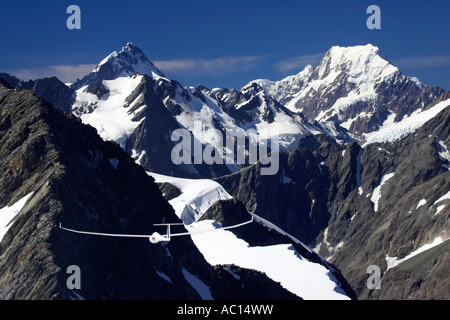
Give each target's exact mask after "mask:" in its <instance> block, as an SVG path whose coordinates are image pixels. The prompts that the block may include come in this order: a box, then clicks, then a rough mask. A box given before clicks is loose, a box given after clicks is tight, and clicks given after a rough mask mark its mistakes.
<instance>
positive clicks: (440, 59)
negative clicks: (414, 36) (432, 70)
mask: <svg viewBox="0 0 450 320" xmlns="http://www.w3.org/2000/svg"><path fill="white" fill-rule="evenodd" d="M393 63H395V64H396V65H397V66H398V67H399V68H426V67H444V66H450V56H449V55H435V56H426V57H407V58H400V59H396V60H393Z"/></svg>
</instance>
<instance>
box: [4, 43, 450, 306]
mask: <svg viewBox="0 0 450 320" xmlns="http://www.w3.org/2000/svg"><path fill="white" fill-rule="evenodd" d="M0 79H3V80H1V84H0V93H1V96H0V115H1V118H0V131H1V138H0V145H1V146H2V152H1V153H0V160H1V162H0V165H1V166H2V169H3V170H2V172H3V173H2V175H1V176H0V180H1V181H2V185H1V187H2V188H1V189H0V190H1V194H0V208H2V209H0V210H3V212H2V211H0V219H1V217H2V213H3V215H4V216H5V219H3V220H1V222H2V225H1V227H2V228H3V229H4V231H3V234H4V236H3V239H0V241H1V242H0V255H1V256H0V257H1V258H0V274H3V275H4V276H2V277H1V278H0V288H2V289H3V290H0V292H2V293H1V295H0V296H1V297H2V298H4V299H27V298H34V299H53V298H57V299H71V298H72V299H78V298H84V299H111V298H112V299H114V298H120V299H136V298H147V299H164V298H166V299H179V298H182V299H184V298H187V299H199V298H201V299H242V298H250V299H253V298H259V299H298V298H303V299H343V298H351V299H355V298H358V299H448V298H449V297H450V292H449V289H448V288H450V285H449V284H450V283H449V281H450V270H449V267H448V266H449V262H450V255H449V248H450V247H449V243H450V242H449V241H448V239H449V230H450V229H449V226H448V218H449V215H450V196H449V193H450V184H449V182H450V173H449V170H450V156H449V151H448V150H449V149H448V148H449V146H450V132H449V131H450V109H449V108H448V106H449V105H450V95H449V93H448V92H445V90H443V89H442V88H439V87H429V86H426V85H424V84H422V83H421V82H420V81H419V80H418V79H416V78H410V77H407V76H405V75H403V74H402V73H401V72H400V70H399V69H398V68H397V67H395V66H394V65H392V64H390V63H389V62H388V60H387V58H385V57H384V56H382V55H381V53H380V50H379V49H378V48H377V47H375V46H373V45H370V44H368V45H364V46H355V47H338V46H335V47H332V48H331V49H330V50H329V51H328V52H327V53H326V54H325V55H324V57H323V58H322V59H321V60H320V62H319V63H318V65H317V66H316V67H313V66H307V67H306V68H305V69H304V70H302V71H301V72H300V73H298V74H296V75H293V76H289V77H287V78H285V79H282V80H280V81H271V80H266V79H258V80H254V81H251V82H250V83H248V84H246V85H245V86H243V87H242V88H241V89H240V90H236V89H228V88H212V89H209V88H206V87H204V86H201V85H197V86H195V87H192V86H183V85H182V84H180V83H179V82H177V81H176V80H171V79H168V78H167V77H166V76H165V74H164V73H163V72H161V71H160V70H159V69H158V68H157V67H156V66H155V65H154V64H153V63H152V62H151V61H150V60H149V59H148V58H147V57H146V56H145V54H144V53H143V52H142V50H140V49H139V48H138V47H137V46H135V45H134V44H132V43H127V44H126V45H125V46H124V47H122V48H121V50H120V51H114V52H112V53H111V54H110V55H108V56H107V57H106V58H104V59H103V60H102V61H101V62H100V63H99V64H98V65H97V67H96V68H95V69H94V70H92V72H91V73H89V74H88V75H86V76H85V77H83V78H81V79H78V80H77V81H75V82H74V83H73V84H64V83H62V82H61V81H59V80H58V79H57V78H47V79H39V80H29V81H22V80H19V79H17V78H15V77H14V76H11V75H8V74H4V73H3V74H0ZM32 92H33V93H32ZM25 111H26V112H25ZM178 129H183V130H187V132H189V133H190V139H192V141H190V143H192V145H194V146H195V145H197V146H198V145H199V146H200V148H201V149H200V152H202V153H204V152H206V151H207V150H214V153H215V155H217V154H220V155H223V154H225V153H223V152H222V151H223V150H224V149H225V145H224V139H223V137H224V136H225V135H226V133H228V132H238V133H240V134H242V135H247V139H248V138H249V136H248V133H249V132H252V133H254V135H255V136H256V137H257V138H258V139H260V141H263V140H265V141H270V140H273V139H277V141H278V142H279V152H278V151H277V150H272V152H275V153H276V154H277V157H278V162H279V163H278V166H279V167H278V170H277V172H276V173H275V174H273V175H263V174H261V172H262V171H261V169H262V168H263V167H264V166H265V163H263V162H262V160H261V159H260V161H250V160H249V156H248V154H247V158H246V160H247V161H246V162H245V163H242V162H239V161H237V159H236V158H231V159H229V158H228V159H226V160H227V161H225V162H224V164H220V163H214V164H212V165H211V164H206V163H205V162H204V161H196V160H198V159H196V158H195V157H196V154H191V155H190V157H191V161H189V162H188V163H182V164H175V163H174V162H173V161H172V151H173V149H174V147H175V146H176V145H177V143H178V141H174V139H172V138H171V137H172V134H173V132H175V131H176V130H178ZM246 142H247V144H248V143H249V142H248V141H246ZM272 147H273V145H272ZM269 151H270V150H269ZM249 217H253V219H254V221H253V222H252V223H251V224H250V225H246V226H242V227H239V228H236V229H232V230H226V231H225V230H220V227H221V226H230V225H233V224H239V223H241V222H243V221H245V220H248V218H249ZM162 220H164V221H170V222H172V221H173V222H175V221H182V222H183V223H184V225H185V228H186V230H188V232H189V233H191V235H190V237H189V236H188V237H179V238H177V239H176V240H175V238H174V240H171V241H170V242H169V243H168V244H167V245H166V244H162V245H156V246H155V245H150V244H149V243H148V241H147V242H145V241H144V242H142V241H135V240H127V241H121V240H120V239H115V238H111V239H102V238H100V239H99V238H96V237H92V236H84V237H83V236H80V235H74V234H67V233H65V232H64V230H59V229H58V228H57V223H58V222H63V223H64V224H67V225H70V226H73V227H74V228H78V229H84V230H91V231H95V230H103V231H104V232H115V233H143V234H147V233H149V232H150V231H149V230H153V229H154V227H153V224H155V223H160V222H161V221H162ZM218 228H219V229H218ZM205 230H207V231H205ZM69 248H71V249H69ZM99 257H101V258H99ZM268 257H273V258H272V259H271V258H268ZM275 257H276V258H275ZM275 262H277V263H275ZM71 264H77V265H80V267H81V269H82V270H86V271H85V272H84V271H83V283H85V285H83V287H82V289H81V290H79V291H71V290H68V288H67V287H66V286H65V280H66V278H67V274H66V273H65V268H67V266H68V265H71ZM130 264H131V265H133V266H131V265H130ZM371 265H375V266H378V267H379V268H380V270H381V289H369V288H368V286H367V285H366V280H367V278H368V277H369V274H368V273H367V268H368V267H369V266H371ZM130 270H133V271H130ZM19 274H22V276H21V277H18V275H19ZM99 279H104V280H99ZM97 282H100V283H101V285H98V283H97ZM33 283H34V284H33ZM149 283H154V286H153V287H152V288H151V289H149V288H148V284H149ZM130 288H133V290H131V289H130ZM240 288H244V290H241V289H240Z"/></svg>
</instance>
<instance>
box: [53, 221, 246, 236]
mask: <svg viewBox="0 0 450 320" xmlns="http://www.w3.org/2000/svg"><path fill="white" fill-rule="evenodd" d="M251 222H253V216H252V218H251V219H250V220H249V221H246V222H242V223H239V224H235V225H232V226H228V227H221V228H214V229H210V230H205V231H198V232H192V233H190V232H181V233H171V232H170V226H174V225H181V226H182V225H184V224H183V223H158V224H154V226H165V227H167V231H166V234H159V233H158V232H153V233H152V234H151V235H147V234H126V233H104V232H91V231H82V230H75V229H70V228H66V227H63V226H62V225H61V222H60V223H59V228H60V229H62V230H66V231H70V232H73V233H79V234H88V235H94V236H105V237H122V238H148V240H149V241H150V242H151V243H158V242H169V241H170V239H171V237H178V236H189V235H191V234H195V233H204V232H212V231H215V230H227V229H233V228H238V227H241V226H243V225H246V224H249V223H251Z"/></svg>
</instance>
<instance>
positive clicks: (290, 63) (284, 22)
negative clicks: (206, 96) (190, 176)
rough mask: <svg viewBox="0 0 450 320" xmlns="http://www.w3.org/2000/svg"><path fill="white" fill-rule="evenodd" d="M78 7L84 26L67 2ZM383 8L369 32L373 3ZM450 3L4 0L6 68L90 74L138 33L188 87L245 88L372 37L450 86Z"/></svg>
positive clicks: (417, 71)
mask: <svg viewBox="0 0 450 320" xmlns="http://www.w3.org/2000/svg"><path fill="white" fill-rule="evenodd" d="M71 4H76V5H78V6H79V7H80V8H81V27H82V29H81V30H69V29H67V27H66V20H67V18H68V17H69V14H67V13H66V9H67V7H68V6H69V5H71ZM371 4H376V5H378V6H379V7H380V9H381V30H369V29H367V27H366V20H367V18H368V17H369V14H367V13H366V9H367V7H368V6H369V5H371ZM449 12H450V1H448V0H429V1H424V0H421V1H414V0H409V1H399V0H389V1H386V0H384V1H379V0H377V1H376V0H371V1H365V0H334V1H331V0H329V1H328V0H327V1H325V0H316V1H300V0H291V1H287V0H275V1H274V0H258V1H254V0H223V1H220V0H208V1H206V0H205V1H201V0H182V1H180V0H172V1H167V0H165V1H162V0H158V1H156V0H151V1H143V0H141V1H137V0H131V1H117V0H109V1H106V0H105V1H98V0H97V1H95V0H91V1H82V0H71V1H62V0H47V1H43V0H21V1H7V2H6V3H4V1H2V3H1V4H0V43H1V44H2V46H1V49H0V71H9V72H12V73H15V74H16V75H18V76H19V77H22V78H30V77H38V76H49V75H51V74H55V75H57V76H59V77H60V78H61V79H62V80H63V81H71V80H74V79H72V78H74V77H76V76H79V75H82V74H85V73H88V71H89V70H91V68H92V66H93V65H95V64H97V63H98V62H100V61H101V60H102V59H103V58H104V57H105V56H107V55H108V54H109V53H111V52H112V51H115V50H120V49H121V47H122V46H123V45H125V44H126V43H127V42H129V41H131V42H133V43H135V44H136V45H137V46H139V47H140V48H141V49H142V50H143V51H144V53H145V54H146V55H147V57H148V58H149V59H150V60H152V61H153V62H155V64H156V65H157V66H158V67H159V68H160V69H161V70H162V71H163V72H164V73H165V74H166V76H168V77H169V78H172V79H176V80H178V81H179V82H180V83H182V84H183V85H196V84H203V85H206V86H207V87H210V88H213V87H233V88H240V87H241V86H243V85H244V84H246V83H247V82H248V81H250V80H253V79H257V78H268V79H271V80H279V79H282V78H283V77H285V76H287V75H291V74H296V73H298V72H299V71H301V70H302V69H303V67H304V66H305V65H306V64H307V63H311V64H313V65H315V64H316V63H317V62H318V59H319V58H320V56H321V55H322V54H323V53H325V52H326V51H327V50H328V49H329V48H331V47H332V46H333V45H340V46H350V45H358V44H367V43H371V44H373V45H376V46H378V47H379V48H380V50H381V51H382V53H383V54H384V55H385V56H386V57H387V58H388V60H390V61H391V62H393V63H394V64H395V65H397V66H398V67H399V68H400V70H401V71H402V72H403V73H404V74H406V75H408V76H416V77H418V78H419V79H420V80H421V81H422V82H424V83H425V84H427V85H439V86H441V87H443V88H444V89H446V90H450V77H449V74H450V41H449V40H450V37H449V36H450V32H449V31H450V22H449V21H450V19H449V17H448V13H449Z"/></svg>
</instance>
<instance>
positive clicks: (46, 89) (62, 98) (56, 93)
mask: <svg viewBox="0 0 450 320" xmlns="http://www.w3.org/2000/svg"><path fill="white" fill-rule="evenodd" d="M0 78H3V79H4V80H6V81H7V82H8V83H9V84H11V85H13V86H16V87H21V88H24V89H28V90H31V91H33V92H34V93H36V95H37V96H39V97H41V98H43V99H45V100H47V101H48V102H50V103H51V104H52V105H53V106H55V107H56V108H58V109H61V110H63V111H64V112H67V113H70V112H71V106H72V103H73V102H74V100H75V96H74V94H75V91H74V90H73V89H72V88H70V87H68V86H66V85H65V84H64V83H63V82H61V81H60V80H59V79H58V78H56V77H50V78H43V79H37V80H28V81H22V80H20V79H18V78H16V77H14V76H12V75H9V74H7V73H0Z"/></svg>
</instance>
